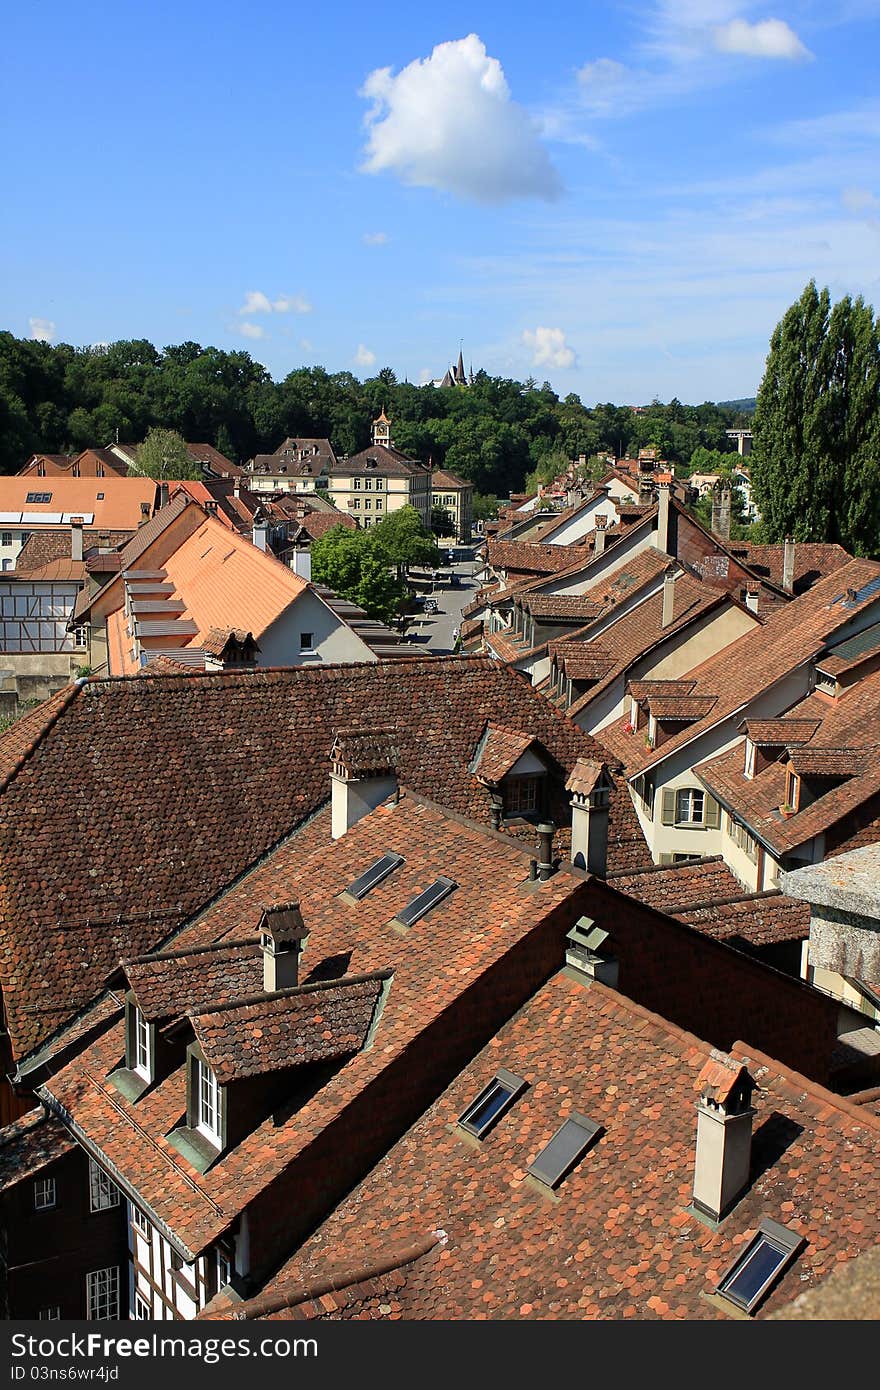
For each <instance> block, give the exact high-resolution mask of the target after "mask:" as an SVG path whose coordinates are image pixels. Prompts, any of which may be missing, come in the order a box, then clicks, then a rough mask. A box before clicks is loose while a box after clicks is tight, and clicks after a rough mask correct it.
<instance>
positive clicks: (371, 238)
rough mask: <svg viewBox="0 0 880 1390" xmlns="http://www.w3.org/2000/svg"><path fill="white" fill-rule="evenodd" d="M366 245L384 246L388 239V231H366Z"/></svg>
mask: <svg viewBox="0 0 880 1390" xmlns="http://www.w3.org/2000/svg"><path fill="white" fill-rule="evenodd" d="M363 240H364V245H365V246H384V245H385V243H386V241H387V240H388V233H387V232H364V238H363Z"/></svg>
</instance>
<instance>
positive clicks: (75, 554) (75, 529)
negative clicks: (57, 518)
mask: <svg viewBox="0 0 880 1390" xmlns="http://www.w3.org/2000/svg"><path fill="white" fill-rule="evenodd" d="M82 557H83V519H82V517H81V516H72V517H71V518H70V558H71V560H82Z"/></svg>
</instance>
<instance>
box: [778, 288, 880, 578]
mask: <svg viewBox="0 0 880 1390" xmlns="http://www.w3.org/2000/svg"><path fill="white" fill-rule="evenodd" d="M753 431H754V447H753V450H752V455H751V459H750V463H751V474H752V484H753V487H754V494H755V500H756V502H757V504H758V506H759V507H760V509H761V515H762V518H763V521H764V525H765V529H766V533H767V535H768V537H769V538H770V539H771V540H775V541H779V540H782V539H783V537H784V536H787V535H790V536H793V537H794V538H795V540H800V541H807V540H812V541H838V542H839V543H840V544H841V545H843V546H845V547H846V549H847V550H850V551H852V552H853V553H854V554H857V555H875V554H878V553H880V449H878V445H880V335H878V327H877V324H876V323H875V321H874V314H873V310H872V309H871V307H870V305H867V304H865V303H864V301H863V300H862V299H861V298H859V299H856V300H855V301H854V302H853V300H851V299H850V297H849V295H847V296H846V297H845V298H843V299H841V300H840V301H839V302H838V303H837V304H835V305H834V307H833V308H832V306H831V301H830V296H829V293H828V291H827V289H824V290H822V291H821V292H819V291H818V290H817V289H816V285H815V282H814V281H811V282H810V284H809V285H808V286H807V288H806V289H805V290H804V292H803V294H802V295H801V297H800V299H799V300H798V301H797V303H795V304H792V306H791V307H790V308H789V309H788V310H787V312H786V313H785V315H784V316H783V318H782V319H781V321H780V322H779V323H778V324H777V326H776V328H775V329H774V331H773V336H772V337H771V339H770V352H769V354H768V357H767V365H766V370H765V373H764V379H763V381H762V383H761V388H760V390H759V392H758V402H757V408H756V410H755V417H754V422H753Z"/></svg>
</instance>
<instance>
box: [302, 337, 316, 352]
mask: <svg viewBox="0 0 880 1390" xmlns="http://www.w3.org/2000/svg"><path fill="white" fill-rule="evenodd" d="M299 345H300V347H301V348H302V350H303V352H311V350H312V348H313V347H314V346H315V345H314V343H313V342H312V340H311V338H300V340H299Z"/></svg>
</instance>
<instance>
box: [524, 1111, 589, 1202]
mask: <svg viewBox="0 0 880 1390" xmlns="http://www.w3.org/2000/svg"><path fill="white" fill-rule="evenodd" d="M601 1131H602V1126H601V1125H597V1124H596V1122H595V1120H591V1119H589V1118H588V1116H586V1115H579V1114H578V1113H577V1111H574V1112H573V1113H572V1114H571V1115H570V1116H569V1117H568V1119H567V1120H566V1121H565V1123H564V1124H562V1125H560V1127H559V1129H557V1131H556V1133H555V1134H554V1136H553V1138H552V1139H551V1140H550V1141H549V1143H547V1144H545V1145H544V1147H543V1149H542V1150H541V1152H540V1153H539V1154H538V1156H537V1158H536V1159H535V1160H534V1162H533V1163H530V1164H529V1166H528V1169H527V1170H526V1171H527V1172H529V1173H531V1175H532V1177H533V1178H537V1179H538V1181H539V1182H543V1183H546V1184H547V1186H548V1187H558V1185H559V1183H561V1182H562V1179H563V1178H564V1177H565V1176H566V1174H567V1173H570V1172H571V1170H572V1168H574V1166H575V1164H577V1163H579V1162H580V1160H581V1159H582V1158H583V1156H584V1154H585V1153H586V1151H587V1149H588V1148H589V1146H590V1144H591V1143H592V1141H593V1140H594V1139H595V1138H596V1136H597V1135H598V1134H600V1133H601Z"/></svg>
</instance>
